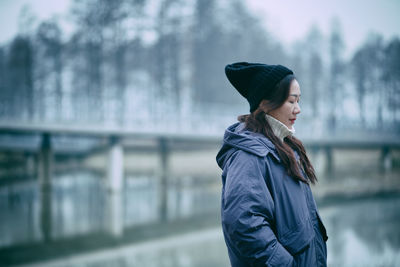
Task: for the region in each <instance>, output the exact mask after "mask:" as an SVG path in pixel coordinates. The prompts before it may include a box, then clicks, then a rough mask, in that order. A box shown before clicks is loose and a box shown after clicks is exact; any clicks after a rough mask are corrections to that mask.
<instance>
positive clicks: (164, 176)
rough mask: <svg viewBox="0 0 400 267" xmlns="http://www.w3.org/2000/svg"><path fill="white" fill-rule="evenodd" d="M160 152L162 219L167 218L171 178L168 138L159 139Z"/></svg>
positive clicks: (159, 205) (160, 208)
mask: <svg viewBox="0 0 400 267" xmlns="http://www.w3.org/2000/svg"><path fill="white" fill-rule="evenodd" d="M159 149H160V150H159V152H160V169H159V175H158V176H159V179H160V182H159V190H158V193H159V197H160V198H159V203H158V209H159V216H160V220H161V221H166V220H167V214H168V210H167V207H168V205H167V201H168V179H169V174H170V173H169V169H170V166H169V164H170V162H169V149H168V144H167V140H166V139H164V138H161V139H160V140H159Z"/></svg>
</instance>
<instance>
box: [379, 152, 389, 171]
mask: <svg viewBox="0 0 400 267" xmlns="http://www.w3.org/2000/svg"><path fill="white" fill-rule="evenodd" d="M380 166H381V171H382V172H389V171H390V170H391V169H392V155H391V152H390V148H389V147H388V146H384V147H383V148H382V152H381V162H380Z"/></svg>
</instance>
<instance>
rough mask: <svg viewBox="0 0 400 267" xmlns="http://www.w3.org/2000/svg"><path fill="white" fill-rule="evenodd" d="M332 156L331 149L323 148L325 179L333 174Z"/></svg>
mask: <svg viewBox="0 0 400 267" xmlns="http://www.w3.org/2000/svg"><path fill="white" fill-rule="evenodd" d="M333 160H334V159H333V154H332V147H330V146H327V147H325V171H324V172H325V175H326V176H327V177H329V178H330V177H331V175H332V174H333V165H334V162H333Z"/></svg>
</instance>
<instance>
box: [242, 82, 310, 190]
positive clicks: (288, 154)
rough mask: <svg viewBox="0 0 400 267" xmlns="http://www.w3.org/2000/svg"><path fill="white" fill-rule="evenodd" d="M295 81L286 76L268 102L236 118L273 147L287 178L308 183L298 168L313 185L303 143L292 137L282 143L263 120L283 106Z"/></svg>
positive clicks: (265, 100)
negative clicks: (264, 138)
mask: <svg viewBox="0 0 400 267" xmlns="http://www.w3.org/2000/svg"><path fill="white" fill-rule="evenodd" d="M294 79H295V77H294V76H293V75H288V76H286V77H285V78H284V79H283V80H282V81H281V82H280V83H278V84H277V85H276V88H275V90H273V91H274V93H273V94H272V95H271V96H268V100H267V99H264V100H262V101H261V103H260V104H259V106H258V108H257V109H256V110H255V111H253V112H252V113H250V114H247V115H241V116H239V117H238V120H239V121H240V122H244V123H245V125H246V129H248V130H250V131H252V132H256V133H261V134H263V135H264V136H266V137H267V138H268V139H269V140H271V142H272V143H273V144H274V145H275V148H276V150H277V152H278V155H279V157H280V158H281V161H282V164H283V166H284V167H285V168H286V170H287V172H288V174H289V176H291V177H293V178H295V179H298V180H300V181H303V182H305V183H308V181H307V178H305V177H303V175H302V174H301V171H300V169H299V168H302V169H303V171H304V173H305V174H306V176H307V177H308V180H309V181H310V182H311V183H312V184H315V182H316V181H317V177H316V176H315V171H314V168H313V166H312V165H311V162H310V160H309V159H308V157H307V154H306V150H305V148H304V146H303V143H302V142H301V141H300V140H299V139H297V138H295V137H294V136H287V137H285V138H284V140H283V142H282V141H281V140H280V139H279V138H278V137H277V136H276V135H275V134H274V133H273V131H272V128H271V126H270V125H269V123H268V121H267V120H266V118H265V115H266V114H267V113H268V112H270V111H271V110H274V109H276V108H279V107H280V106H282V105H283V103H284V102H285V101H286V99H287V98H288V96H289V91H290V85H291V83H292V81H293V80H294ZM293 151H296V152H297V153H298V154H299V156H300V162H299V163H300V164H297V162H296V159H295V156H294V153H293Z"/></svg>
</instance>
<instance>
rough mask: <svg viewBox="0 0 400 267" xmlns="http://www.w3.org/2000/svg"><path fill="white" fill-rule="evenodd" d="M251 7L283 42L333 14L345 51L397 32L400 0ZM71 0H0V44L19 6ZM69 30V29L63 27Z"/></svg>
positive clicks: (50, 11) (41, 12) (44, 11)
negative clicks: (373, 34) (373, 37)
mask: <svg viewBox="0 0 400 267" xmlns="http://www.w3.org/2000/svg"><path fill="white" fill-rule="evenodd" d="M246 1H247V2H248V3H249V7H250V9H251V10H252V11H253V12H255V13H256V14H257V15H258V16H259V17H261V18H262V20H263V23H264V25H265V26H266V28H267V29H268V31H269V32H270V33H272V34H273V35H274V36H275V37H276V38H277V39H279V40H281V41H282V42H283V43H284V44H285V45H286V46H289V45H290V44H291V43H293V42H295V41H296V40H299V39H302V38H303V37H304V36H305V35H306V34H307V32H308V30H309V29H310V27H311V26H312V25H313V24H315V25H318V27H319V28H320V29H321V31H322V33H323V34H324V35H326V36H328V34H329V31H330V28H331V21H332V18H334V17H336V18H338V19H339V20H340V21H341V26H342V33H343V36H344V39H345V43H346V48H347V49H348V52H352V51H353V50H354V49H355V48H357V47H358V46H359V45H361V44H362V42H363V41H364V40H365V38H366V36H367V34H368V33H369V32H376V33H380V34H382V35H383V36H384V37H385V40H388V39H390V38H392V37H393V36H400V18H399V14H400V0H331V1H321V0H301V1H299V0H279V1H277V0H246ZM70 2H71V0H57V1H56V0H0V25H1V31H0V44H2V43H5V42H7V41H9V40H10V39H11V38H12V37H13V36H14V35H15V34H16V32H17V30H18V23H17V18H18V16H19V13H20V9H21V7H23V6H24V5H26V4H27V3H29V5H30V6H31V9H32V11H33V13H34V14H35V15H36V16H37V17H38V19H39V20H43V19H47V18H50V17H52V16H54V15H56V14H58V15H62V17H61V19H60V22H61V23H62V25H64V27H66V25H67V23H64V24H63V22H65V21H67V19H66V11H67V10H68V8H69V5H70ZM64 31H67V32H68V29H64Z"/></svg>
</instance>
